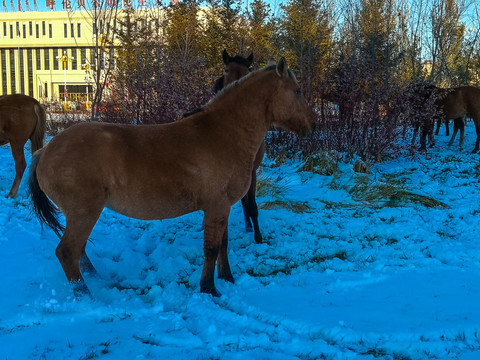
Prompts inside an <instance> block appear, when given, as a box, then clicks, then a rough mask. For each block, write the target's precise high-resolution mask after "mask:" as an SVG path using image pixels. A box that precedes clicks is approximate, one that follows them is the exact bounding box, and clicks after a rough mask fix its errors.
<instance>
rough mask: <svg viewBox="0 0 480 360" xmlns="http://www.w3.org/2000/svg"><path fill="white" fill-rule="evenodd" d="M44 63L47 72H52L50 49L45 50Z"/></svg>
mask: <svg viewBox="0 0 480 360" xmlns="http://www.w3.org/2000/svg"><path fill="white" fill-rule="evenodd" d="M43 56H44V58H43V61H44V63H45V64H44V66H45V70H50V50H49V49H43Z"/></svg>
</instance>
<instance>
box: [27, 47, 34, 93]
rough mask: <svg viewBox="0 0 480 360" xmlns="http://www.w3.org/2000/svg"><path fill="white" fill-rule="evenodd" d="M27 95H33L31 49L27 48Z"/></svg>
mask: <svg viewBox="0 0 480 360" xmlns="http://www.w3.org/2000/svg"><path fill="white" fill-rule="evenodd" d="M27 65H28V95H30V96H32V95H33V49H27Z"/></svg>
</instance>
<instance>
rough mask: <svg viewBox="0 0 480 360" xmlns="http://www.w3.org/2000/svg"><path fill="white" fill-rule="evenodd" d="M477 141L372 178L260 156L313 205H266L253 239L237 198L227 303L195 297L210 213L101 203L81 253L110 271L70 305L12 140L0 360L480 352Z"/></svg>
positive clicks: (461, 358)
mask: <svg viewBox="0 0 480 360" xmlns="http://www.w3.org/2000/svg"><path fill="white" fill-rule="evenodd" d="M442 131H443V129H442ZM457 141H458V140H457ZM474 141H475V130H474V127H473V126H472V125H469V126H468V127H467V134H466V145H465V147H464V149H462V150H461V149H459V148H458V145H457V144H458V142H456V144H455V145H454V146H451V147H448V146H447V142H448V139H447V137H446V136H443V135H440V136H439V137H438V138H437V145H436V146H435V147H434V148H433V149H429V151H428V152H427V153H413V154H412V153H410V152H408V151H405V153H404V154H403V155H402V156H401V157H399V158H396V159H393V160H387V161H385V162H383V163H380V164H376V165H375V166H373V168H372V174H370V175H362V174H356V173H354V172H353V170H352V169H353V165H352V163H341V164H340V168H339V171H338V173H337V174H336V175H333V176H322V175H317V174H313V173H306V172H298V171H297V170H298V169H299V168H300V167H301V163H299V162H290V163H288V164H286V165H282V166H274V164H273V162H272V161H265V163H264V165H263V167H262V168H261V175H260V177H263V178H268V179H275V181H276V182H278V183H279V184H280V185H281V186H283V187H284V188H285V189H286V193H285V194H284V195H283V200H290V201H296V202H300V203H306V204H307V205H308V206H309V210H307V211H303V212H298V213H297V212H293V211H290V210H286V209H276V208H273V209H270V210H264V209H263V210H260V226H261V229H262V233H263V236H264V239H265V243H264V244H260V245H259V244H255V243H254V241H253V234H252V233H246V232H245V226H244V222H243V221H244V220H243V214H242V209H241V206H240V205H239V204H236V205H235V206H234V207H233V209H232V213H231V216H230V224H229V229H230V242H229V257H230V264H231V266H232V272H233V275H234V277H235V279H236V282H235V284H230V283H227V282H224V281H221V280H218V279H217V280H216V284H217V287H218V289H219V291H220V292H221V293H222V296H221V297H220V298H212V297H211V296H209V295H205V294H201V293H200V292H199V280H200V275H201V271H202V265H203V258H202V254H203V252H202V243H203V238H202V237H203V232H202V226H201V225H202V214H201V213H193V214H189V215H186V216H183V217H180V218H177V219H172V220H163V221H152V222H144V221H139V220H135V219H129V218H127V217H124V216H121V215H119V214H117V213H114V212H112V211H110V210H105V211H104V212H103V214H102V216H101V218H100V220H99V222H98V223H97V225H96V227H95V229H94V231H93V233H92V235H91V239H92V241H91V242H90V243H89V244H88V246H87V252H88V254H89V257H90V259H91V260H92V262H93V264H94V265H95V266H96V268H97V270H98V272H99V273H100V275H101V277H100V278H99V279H95V278H86V281H87V284H88V285H89V287H90V289H91V291H92V293H93V295H94V300H92V301H89V300H86V299H84V300H77V299H75V298H74V297H73V294H72V291H71V288H70V287H69V285H68V283H67V281H66V278H65V275H64V273H63V271H62V269H61V266H60V264H59V263H58V260H57V259H56V257H55V247H56V245H57V244H58V239H57V238H56V236H55V234H54V233H53V231H51V230H50V229H48V228H44V229H43V230H42V228H41V226H40V224H39V222H38V221H37V220H36V218H35V217H34V215H33V213H32V210H31V206H30V203H29V199H28V198H27V196H26V181H25V179H24V181H23V182H22V186H21V188H20V191H19V197H18V198H17V199H7V198H5V195H6V194H7V193H8V190H9V188H10V186H11V183H12V181H13V177H14V166H13V159H12V157H11V154H10V151H9V148H8V147H2V148H0V193H1V194H4V195H3V196H1V197H0V205H1V211H0V228H1V229H2V231H1V234H0V248H1V251H0V279H1V281H2V285H3V286H2V287H1V289H0V298H1V299H2V302H1V304H2V306H1V307H0V358H1V359H8V360H13V359H93V358H99V359H136V360H141V359H167V358H168V359H280V360H294V359H302V360H303V359H392V360H399V359H412V360H416V359H458V360H473V359H480V309H479V306H478V305H479V300H480V241H479V239H478V232H479V231H480V216H479V213H480V202H479V198H480V194H479V193H478V190H479V179H480V166H479V159H480V155H477V154H470V151H471V150H472V149H473V146H474ZM27 157H28V162H29V161H30V156H29V155H28V154H27ZM25 177H26V176H25ZM361 177H363V180H365V177H368V180H369V186H374V185H382V184H386V183H388V182H389V181H390V183H389V184H396V186H399V187H401V188H402V189H404V190H408V191H410V192H413V193H415V194H419V195H425V196H428V197H431V198H433V199H435V200H438V201H440V202H442V203H444V204H446V205H448V207H435V208H429V207H425V206H423V205H422V204H420V203H418V202H413V201H408V202H404V203H400V204H396V205H395V206H392V207H389V206H390V205H391V203H389V202H388V201H387V200H388V199H381V200H378V201H375V202H369V201H366V200H365V199H361V198H358V197H356V196H355V194H354V193H353V192H352V191H351V190H352V188H353V187H354V186H355V185H356V184H358V182H359V179H360V178H361ZM389 179H390V180H389ZM392 179H393V180H392ZM272 200H274V197H273V195H265V196H263V197H259V198H258V203H259V205H260V206H261V205H265V204H266V203H268V202H269V201H272Z"/></svg>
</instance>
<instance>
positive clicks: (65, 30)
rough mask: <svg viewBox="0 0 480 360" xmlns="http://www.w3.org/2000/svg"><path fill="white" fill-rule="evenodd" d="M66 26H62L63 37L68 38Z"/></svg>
mask: <svg viewBox="0 0 480 360" xmlns="http://www.w3.org/2000/svg"><path fill="white" fill-rule="evenodd" d="M67 30H68V25H67V24H63V37H65V38H66V37H68V32H67Z"/></svg>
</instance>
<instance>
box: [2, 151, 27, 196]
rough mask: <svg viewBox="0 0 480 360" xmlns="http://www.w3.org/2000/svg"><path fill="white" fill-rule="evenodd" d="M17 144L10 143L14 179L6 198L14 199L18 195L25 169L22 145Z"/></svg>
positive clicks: (25, 163)
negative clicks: (13, 163)
mask: <svg viewBox="0 0 480 360" xmlns="http://www.w3.org/2000/svg"><path fill="white" fill-rule="evenodd" d="M20 143H21V142H20ZM20 143H17V142H11V143H10V147H11V149H12V155H13V160H14V161H15V179H14V180H13V184H12V188H11V189H10V192H9V193H8V195H7V197H9V198H15V197H17V194H18V189H19V187H20V183H21V182H22V177H23V173H24V172H25V169H26V167H27V162H26V161H25V154H24V153H23V145H24V144H25V143H24V144H23V145H22V144H20Z"/></svg>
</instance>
